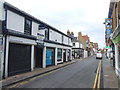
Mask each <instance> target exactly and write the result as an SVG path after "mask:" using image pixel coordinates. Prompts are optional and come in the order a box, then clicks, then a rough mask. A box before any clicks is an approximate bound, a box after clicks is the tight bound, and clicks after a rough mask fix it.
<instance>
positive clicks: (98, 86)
mask: <svg viewBox="0 0 120 90" xmlns="http://www.w3.org/2000/svg"><path fill="white" fill-rule="evenodd" d="M100 75H101V62H100V70H99V77H98V85H97V88H99V89H100Z"/></svg>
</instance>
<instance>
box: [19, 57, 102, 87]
mask: <svg viewBox="0 0 120 90" xmlns="http://www.w3.org/2000/svg"><path fill="white" fill-rule="evenodd" d="M99 61H100V60H99V59H96V58H95V56H93V57H90V58H87V59H84V60H81V61H80V60H79V61H78V62H77V63H74V64H71V65H69V66H67V67H64V68H62V69H60V70H57V71H54V72H52V73H49V74H46V75H43V76H40V77H36V78H34V79H33V80H31V81H29V82H26V83H23V84H21V85H19V88H92V87H93V84H94V80H95V75H96V69H97V67H98V64H99Z"/></svg>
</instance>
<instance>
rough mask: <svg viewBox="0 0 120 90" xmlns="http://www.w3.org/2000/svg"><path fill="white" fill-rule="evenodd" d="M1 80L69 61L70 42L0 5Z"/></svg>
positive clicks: (5, 5) (64, 35)
mask: <svg viewBox="0 0 120 90" xmlns="http://www.w3.org/2000/svg"><path fill="white" fill-rule="evenodd" d="M0 13H1V14H0V32H1V33H2V36H3V46H4V49H3V50H4V54H3V56H4V58H3V60H2V63H3V64H2V67H3V70H2V74H3V77H9V76H12V75H16V74H19V73H23V72H28V71H33V70H34V69H35V68H46V67H47V66H51V65H57V64H59V63H63V62H67V61H69V60H71V54H72V53H71V52H72V51H71V47H72V45H71V38H70V37H69V36H67V35H66V34H64V33H62V32H60V31H59V30H57V29H56V28H54V27H52V26H50V25H48V24H46V23H44V22H42V21H40V20H39V19H37V18H35V17H33V16H31V15H29V14H27V13H26V12H24V11H22V10H19V9H18V8H16V7H14V6H12V5H10V4H9V3H6V2H0Z"/></svg>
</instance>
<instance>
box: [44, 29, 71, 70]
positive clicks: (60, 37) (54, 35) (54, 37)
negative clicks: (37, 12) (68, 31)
mask: <svg viewBox="0 0 120 90" xmlns="http://www.w3.org/2000/svg"><path fill="white" fill-rule="evenodd" d="M48 41H53V42H56V43H58V44H55V43H49V42H44V46H45V47H44V50H46V48H47V47H48V48H54V49H55V65H57V64H59V63H63V50H66V61H68V59H67V55H68V53H67V51H68V50H70V52H72V50H71V47H70V46H71V38H70V37H68V36H66V35H64V34H61V33H59V32H58V31H56V30H53V29H49V40H48ZM57 49H62V60H61V61H57ZM45 53H46V52H45V51H44V55H45ZM70 54H71V53H70ZM44 55H43V57H44V59H43V61H44V62H43V67H44V68H45V67H46V65H45V64H46V62H45V61H46V58H45V56H44ZM70 58H71V57H70ZM71 59H72V58H71Z"/></svg>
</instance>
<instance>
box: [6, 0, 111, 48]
mask: <svg viewBox="0 0 120 90" xmlns="http://www.w3.org/2000/svg"><path fill="white" fill-rule="evenodd" d="M5 1H6V2H9V3H11V4H12V5H14V6H16V7H18V8H19V9H21V10H23V11H25V12H27V13H29V14H30V15H32V16H34V17H36V18H38V19H40V20H42V21H44V22H45V23H48V24H49V25H51V26H53V27H55V28H57V29H58V30H60V31H62V32H64V33H65V34H66V33H67V30H68V29H69V30H70V31H73V32H74V34H75V36H77V35H78V32H80V31H81V32H82V34H83V35H86V34H87V35H88V36H89V37H90V40H91V41H92V42H98V44H99V47H104V46H105V40H104V32H105V27H104V24H103V22H104V20H105V18H106V17H107V16H108V10H109V3H110V1H109V0H5Z"/></svg>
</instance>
